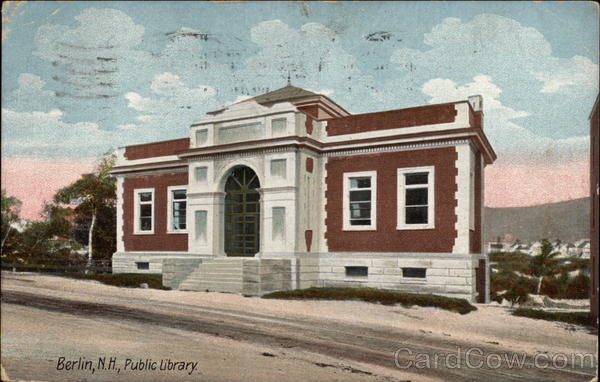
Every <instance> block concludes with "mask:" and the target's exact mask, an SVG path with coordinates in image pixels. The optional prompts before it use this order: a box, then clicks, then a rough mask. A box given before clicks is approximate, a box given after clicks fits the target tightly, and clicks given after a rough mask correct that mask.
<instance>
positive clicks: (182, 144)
mask: <svg viewBox="0 0 600 382" xmlns="http://www.w3.org/2000/svg"><path fill="white" fill-rule="evenodd" d="M189 148H190V139H189V138H181V139H174V140H171V141H162V142H153V143H146V144H142V145H135V146H127V147H126V148H125V158H127V159H129V160H134V159H143V158H152V157H160V156H166V155H175V154H176V153H177V152H179V151H183V150H186V149H189Z"/></svg>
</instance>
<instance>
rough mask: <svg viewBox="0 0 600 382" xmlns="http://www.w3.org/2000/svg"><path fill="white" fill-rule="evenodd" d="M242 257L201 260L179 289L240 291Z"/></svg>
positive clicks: (241, 287)
mask: <svg viewBox="0 0 600 382" xmlns="http://www.w3.org/2000/svg"><path fill="white" fill-rule="evenodd" d="M243 277H244V259H242V258H225V259H214V260H207V261H204V262H202V264H200V265H199V266H198V267H197V268H196V269H195V270H194V271H193V272H192V273H190V274H189V275H188V277H187V278H186V279H185V280H184V281H183V282H182V283H181V285H180V286H179V289H180V290H195V291H210V292H231V293H242V291H243V289H244V285H243V284H244V283H243V281H244V280H243Z"/></svg>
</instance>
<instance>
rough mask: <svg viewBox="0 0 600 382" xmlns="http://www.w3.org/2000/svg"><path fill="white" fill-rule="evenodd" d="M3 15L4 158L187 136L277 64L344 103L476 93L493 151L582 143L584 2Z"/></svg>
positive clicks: (587, 43) (502, 153)
mask: <svg viewBox="0 0 600 382" xmlns="http://www.w3.org/2000/svg"><path fill="white" fill-rule="evenodd" d="M3 17H8V18H10V20H9V21H8V22H5V23H3V44H2V53H3V55H2V122H3V123H2V151H3V156H4V157H39V158H46V159H51V158H90V157H97V156H99V155H101V154H102V153H103V152H106V151H107V150H108V149H110V148H115V147H117V146H122V145H126V144H132V143H142V142H150V141H155V140H161V139H171V138H178V137H183V136H186V135H187V128H188V126H189V124H190V123H191V122H193V121H194V120H195V119H197V118H198V117H200V116H201V115H202V114H203V113H205V112H206V111H210V110H213V109H217V108H219V107H221V106H223V105H226V104H228V103H231V102H233V101H236V100H238V99H239V97H242V96H248V95H256V94H260V93H263V92H265V91H267V90H273V89H276V88H279V87H282V86H284V85H285V84H286V78H287V76H288V73H290V74H291V78H292V84H293V85H295V86H299V87H303V88H307V89H310V90H313V91H321V92H325V93H326V94H328V95H329V96H330V97H331V98H332V99H333V100H335V101H336V102H338V103H339V104H341V105H342V106H344V107H345V108H346V109H347V110H349V111H351V112H353V113H361V112H371V111H378V110H387V109H396V108H403V107H410V106H415V105H421V104H426V103H438V102H446V101H453V100H459V99H465V98H466V97H467V96H468V95H472V94H482V95H483V96H484V107H485V109H484V110H485V114H486V122H485V129H486V133H487V134H488V136H489V138H490V140H491V142H492V144H493V145H494V147H495V148H496V151H497V152H498V155H499V161H505V162H507V163H514V164H516V165H518V164H523V163H533V162H535V163H564V162H574V161H581V160H585V158H586V156H587V152H588V144H589V142H588V140H589V137H588V133H589V124H588V121H587V117H588V115H589V112H590V110H591V107H592V105H593V103H594V100H595V98H596V95H597V93H598V50H597V47H598V7H597V5H596V4H595V3H593V2H420V3H418V2H337V3H334V2H327V3H317V2H306V3H302V2H269V3H227V4H226V3H206V2H56V3H54V2H27V3H24V4H21V5H20V6H18V7H16V8H15V6H14V4H8V5H5V6H4V8H3Z"/></svg>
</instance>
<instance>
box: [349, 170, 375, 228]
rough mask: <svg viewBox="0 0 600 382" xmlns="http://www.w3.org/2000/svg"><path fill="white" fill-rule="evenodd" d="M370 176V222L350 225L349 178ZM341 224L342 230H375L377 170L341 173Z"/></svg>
mask: <svg viewBox="0 0 600 382" xmlns="http://www.w3.org/2000/svg"><path fill="white" fill-rule="evenodd" d="M357 177H370V178H371V189H370V191H371V224H370V225H350V208H349V206H350V191H351V190H350V186H349V180H350V178H357ZM343 182H344V184H343V188H342V189H343V192H344V195H343V203H344V204H343V206H342V208H343V214H342V216H343V219H344V221H343V225H342V227H343V228H342V230H344V231H375V230H377V171H359V172H345V173H344V174H343Z"/></svg>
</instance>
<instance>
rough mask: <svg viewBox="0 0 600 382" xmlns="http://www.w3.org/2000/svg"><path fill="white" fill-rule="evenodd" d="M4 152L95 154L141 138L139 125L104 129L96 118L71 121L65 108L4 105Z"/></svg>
mask: <svg viewBox="0 0 600 382" xmlns="http://www.w3.org/2000/svg"><path fill="white" fill-rule="evenodd" d="M2 124H3V126H2V152H3V155H4V156H15V155H28V156H42V157H54V158H64V157H73V156H77V157H95V156H98V155H100V154H101V153H103V152H105V151H107V150H108V149H109V148H111V147H112V148H115V147H116V146H117V145H124V144H131V143H134V142H136V141H139V134H140V132H139V131H137V130H136V129H132V128H130V129H129V130H127V129H126V130H124V129H119V130H113V131H107V130H102V129H100V128H99V126H98V124H97V123H95V122H76V123H69V122H65V120H64V112H63V111H61V110H59V109H53V110H50V111H49V112H41V111H33V112H18V111H14V110H10V109H4V108H3V109H2Z"/></svg>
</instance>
